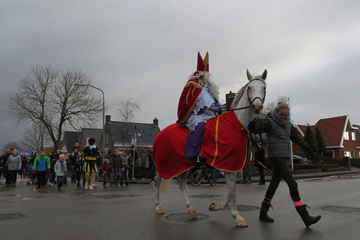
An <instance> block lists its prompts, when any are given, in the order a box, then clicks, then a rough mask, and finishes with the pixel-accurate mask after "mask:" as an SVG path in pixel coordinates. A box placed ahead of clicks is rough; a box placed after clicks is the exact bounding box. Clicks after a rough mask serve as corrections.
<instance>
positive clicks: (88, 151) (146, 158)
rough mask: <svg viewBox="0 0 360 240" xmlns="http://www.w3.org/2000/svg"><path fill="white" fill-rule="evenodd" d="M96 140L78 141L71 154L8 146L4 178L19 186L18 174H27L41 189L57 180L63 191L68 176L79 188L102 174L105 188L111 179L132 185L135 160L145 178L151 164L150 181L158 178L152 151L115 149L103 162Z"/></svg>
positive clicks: (1, 170)
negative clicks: (81, 145) (25, 150)
mask: <svg viewBox="0 0 360 240" xmlns="http://www.w3.org/2000/svg"><path fill="white" fill-rule="evenodd" d="M94 142H95V139H93V138H90V139H88V145H87V146H85V148H84V149H83V150H82V151H80V148H79V144H78V143H76V144H75V145H74V147H73V149H72V152H71V154H66V153H61V151H60V150H57V151H56V152H55V153H51V154H49V155H46V153H45V150H41V151H40V152H35V153H34V154H33V155H32V156H28V157H27V156H26V155H25V153H24V154H21V155H19V151H18V150H17V149H7V150H6V153H4V154H3V155H2V156H1V158H0V178H1V176H3V178H5V186H6V187H16V184H17V179H18V177H20V178H27V179H28V185H33V184H37V191H38V192H41V191H42V190H43V189H44V187H45V186H49V187H52V186H53V185H54V184H57V189H58V191H61V189H62V187H63V186H67V185H68V177H69V178H70V179H71V183H76V187H77V188H78V189H81V188H85V189H89V190H93V187H94V186H97V179H98V177H99V176H101V177H102V179H103V187H104V188H106V187H107V183H110V185H111V186H119V184H120V186H122V185H123V183H124V184H125V185H126V186H128V185H129V182H130V181H131V180H132V179H133V177H134V176H133V171H132V169H133V163H134V162H138V166H139V168H140V169H141V180H142V181H146V180H147V178H146V169H147V168H150V169H151V173H152V178H151V181H150V182H152V181H153V180H154V177H155V174H156V169H155V164H154V162H153V160H152V157H151V153H150V154H147V153H146V151H141V157H140V158H138V154H137V152H135V151H134V147H133V146H131V149H130V151H129V152H126V151H125V150H120V149H115V153H114V155H112V156H111V157H110V158H109V159H105V160H104V163H102V157H101V152H100V151H99V149H98V148H97V147H96V145H94ZM0 184H1V183H0Z"/></svg>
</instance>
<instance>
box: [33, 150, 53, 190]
mask: <svg viewBox="0 0 360 240" xmlns="http://www.w3.org/2000/svg"><path fill="white" fill-rule="evenodd" d="M50 168H51V167H50V158H49V157H48V156H47V155H46V154H45V151H44V150H41V151H40V155H38V156H37V157H36V158H35V160H34V166H33V174H35V173H36V176H37V184H38V192H41V190H42V189H44V186H45V184H46V173H50Z"/></svg>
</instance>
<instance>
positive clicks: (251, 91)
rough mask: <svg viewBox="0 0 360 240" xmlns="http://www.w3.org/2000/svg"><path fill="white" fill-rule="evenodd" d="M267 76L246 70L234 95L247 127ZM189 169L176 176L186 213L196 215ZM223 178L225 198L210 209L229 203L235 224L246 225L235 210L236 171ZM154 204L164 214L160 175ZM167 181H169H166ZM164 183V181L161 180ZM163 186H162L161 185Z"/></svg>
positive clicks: (262, 95)
mask: <svg viewBox="0 0 360 240" xmlns="http://www.w3.org/2000/svg"><path fill="white" fill-rule="evenodd" d="M266 76H267V70H266V69H265V71H264V72H263V74H262V75H259V76H253V75H252V74H250V72H249V70H247V78H248V80H249V82H248V83H247V84H246V85H245V86H243V87H242V88H241V89H240V90H239V91H238V92H237V94H236V95H235V98H234V101H233V104H232V109H233V110H234V112H235V114H236V115H237V117H238V119H239V120H240V121H241V123H242V124H243V125H244V126H245V127H246V128H247V127H248V124H249V122H250V121H251V120H252V119H253V118H254V114H259V113H260V112H261V109H262V108H263V104H264V101H265V93H266V83H265V79H266ZM188 174H189V171H186V172H183V173H181V174H179V175H178V176H177V178H178V183H179V187H180V190H181V191H182V193H183V195H184V198H185V200H186V206H187V207H188V208H189V211H188V213H189V214H190V215H193V216H196V215H197V212H196V210H195V207H194V204H193V202H192V200H191V199H190V197H189V193H188V189H187V176H188ZM225 179H226V185H227V190H228V194H227V197H226V199H225V200H224V201H223V202H220V203H213V204H211V205H210V207H209V210H210V211H218V210H223V209H224V208H225V207H226V206H227V205H228V204H229V203H230V204H231V215H232V217H233V218H235V221H236V226H238V227H247V226H248V225H247V223H246V221H245V220H244V218H242V217H241V216H240V214H239V212H238V210H237V206H236V172H225ZM154 181H155V206H156V213H157V214H164V213H165V211H164V210H163V208H162V207H161V205H160V201H159V197H160V193H159V190H160V185H161V182H162V178H161V177H160V175H158V174H157V175H156V177H155V179H154ZM166 182H169V181H166ZM163 183H164V182H163ZM162 188H163V186H162Z"/></svg>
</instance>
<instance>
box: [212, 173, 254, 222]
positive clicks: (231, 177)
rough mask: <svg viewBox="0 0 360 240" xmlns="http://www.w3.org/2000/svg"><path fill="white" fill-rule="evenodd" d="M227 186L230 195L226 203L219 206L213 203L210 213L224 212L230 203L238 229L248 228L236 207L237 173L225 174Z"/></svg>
mask: <svg viewBox="0 0 360 240" xmlns="http://www.w3.org/2000/svg"><path fill="white" fill-rule="evenodd" d="M225 179H226V186H227V190H228V195H227V196H226V199H225V201H224V202H221V203H219V204H216V203H213V204H211V205H210V207H209V210H210V211H217V210H223V209H224V208H225V207H226V206H227V205H228V204H229V202H230V206H231V216H232V217H233V218H234V219H235V221H236V226H238V227H247V226H248V225H247V223H246V221H245V220H244V219H243V218H242V217H241V216H240V214H239V211H238V210H237V206H236V173H230V172H225Z"/></svg>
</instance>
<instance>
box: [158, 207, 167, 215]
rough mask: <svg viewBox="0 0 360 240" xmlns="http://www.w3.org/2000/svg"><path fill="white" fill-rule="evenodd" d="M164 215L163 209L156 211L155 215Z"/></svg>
mask: <svg viewBox="0 0 360 240" xmlns="http://www.w3.org/2000/svg"><path fill="white" fill-rule="evenodd" d="M164 213H165V211H164V209H162V208H160V209H158V210H156V214H158V215H160V214H164Z"/></svg>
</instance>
